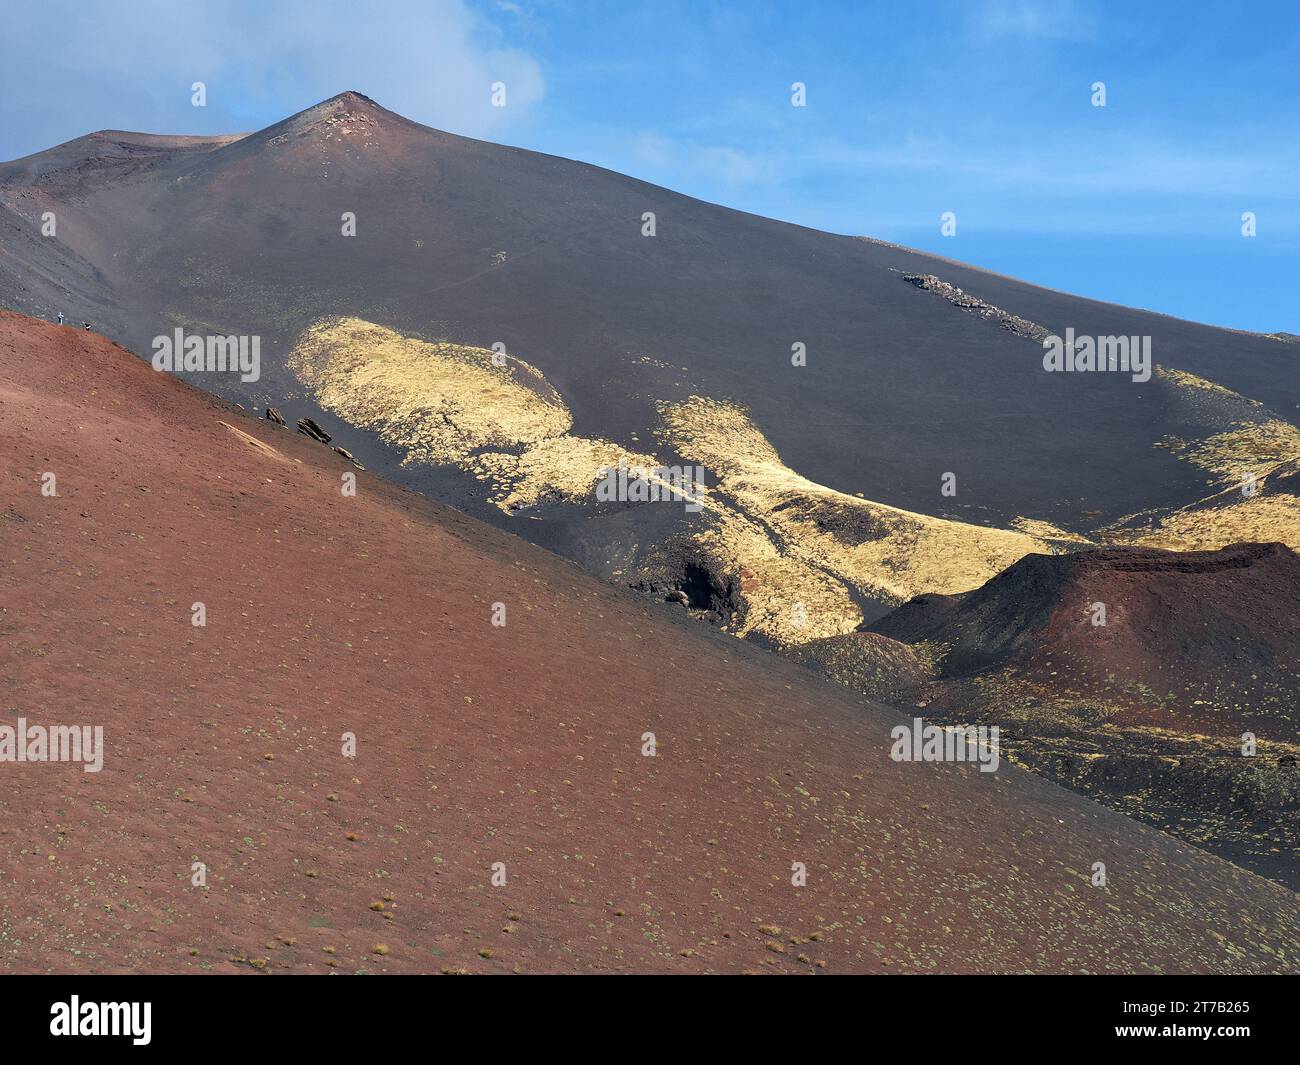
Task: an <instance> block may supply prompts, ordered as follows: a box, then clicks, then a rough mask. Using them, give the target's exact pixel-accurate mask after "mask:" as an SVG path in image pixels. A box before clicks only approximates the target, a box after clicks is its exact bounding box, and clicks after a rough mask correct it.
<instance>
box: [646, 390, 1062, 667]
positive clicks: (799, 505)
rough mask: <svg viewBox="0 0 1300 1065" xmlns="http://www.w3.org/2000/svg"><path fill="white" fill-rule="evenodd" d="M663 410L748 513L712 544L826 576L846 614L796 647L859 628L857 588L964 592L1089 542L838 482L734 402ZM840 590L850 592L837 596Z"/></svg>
mask: <svg viewBox="0 0 1300 1065" xmlns="http://www.w3.org/2000/svg"><path fill="white" fill-rule="evenodd" d="M660 414H661V417H662V420H663V426H664V428H663V433H662V435H663V437H664V438H665V440H666V441H667V442H669V443H670V444H671V445H672V446H673V448H675V449H676V450H677V451H678V452H679V453H681V454H683V455H685V456H687V457H688V458H689V459H690V460H691V461H693V462H699V463H701V464H703V465H704V466H706V467H707V468H708V469H710V470H711V471H712V472H713V473H714V475H715V477H716V480H717V492H718V494H719V495H720V496H722V497H724V498H725V499H727V500H728V501H729V502H732V503H733V504H734V505H735V508H736V510H737V511H739V513H740V514H741V515H742V516H743V517H744V518H745V519H746V521H745V522H744V523H743V524H742V523H736V522H732V523H726V522H722V523H719V524H718V525H716V526H714V528H713V529H711V530H710V533H709V534H708V538H707V539H704V540H703V542H704V543H705V545H706V546H708V547H711V548H712V549H713V550H716V551H720V552H722V553H723V554H724V556H726V557H729V558H730V559H732V560H733V561H735V562H738V563H740V564H742V565H746V566H749V567H751V568H754V569H757V568H758V566H759V564H761V562H762V557H761V556H762V555H763V554H765V553H769V552H771V553H775V554H777V555H779V556H781V557H783V558H786V559H788V560H791V561H797V562H799V563H800V564H801V569H802V570H803V571H804V572H812V573H815V574H816V575H817V578H816V579H815V580H814V581H813V582H812V583H813V588H814V591H816V592H819V593H821V594H819V595H818V598H819V599H821V600H825V599H828V598H829V599H830V600H838V601H839V603H840V608H839V610H840V613H839V615H838V616H837V617H835V618H827V619H817V620H816V622H815V623H814V624H812V625H810V626H805V627H804V629H802V630H801V631H799V633H798V634H797V636H796V637H795V639H794V640H793V641H791V642H797V643H802V642H806V641H807V640H809V639H814V638H817V637H821V636H830V635H837V634H839V633H843V632H848V631H851V630H852V628H853V627H854V625H856V623H857V620H858V619H860V614H859V612H858V610H857V608H856V607H850V606H846V605H844V604H845V603H846V602H847V603H851V597H849V596H848V594H847V587H848V586H856V587H857V588H860V589H862V590H863V591H865V592H867V593H868V594H870V595H872V596H874V597H876V598H878V599H881V600H883V601H885V602H896V603H901V602H904V601H906V600H907V599H910V598H912V597H913V596H915V595H919V594H921V593H923V592H937V593H942V594H952V593H955V592H964V591H969V590H970V589H972V588H976V587H978V586H979V585H981V584H983V583H984V582H985V581H986V580H988V579H989V578H990V577H992V576H994V575H995V574H997V573H999V572H1001V571H1002V570H1004V569H1005V568H1006V567H1007V566H1009V565H1011V564H1012V563H1013V562H1015V561H1017V560H1018V559H1020V558H1022V557H1024V556H1025V555H1027V554H1029V553H1031V552H1046V553H1052V552H1053V551H1055V550H1057V549H1058V546H1059V542H1060V541H1064V540H1067V539H1068V540H1072V541H1075V542H1078V541H1079V540H1080V538H1079V537H1077V536H1074V535H1072V534H1068V533H1062V532H1061V531H1060V530H1055V529H1054V527H1051V526H1043V528H1046V529H1051V530H1052V536H1051V537H1050V538H1049V537H1047V536H1039V535H1034V534H1032V533H1030V532H1025V531H1020V530H1011V529H990V528H986V527H984V526H979V525H969V524H966V523H965V522H959V521H951V520H948V519H944V518H935V517H931V516H929V515H926V514H918V513H914V512H912V511H907V510H902V509H899V508H897V507H891V506H888V505H886V504H884V503H875V502H872V501H871V500H867V499H862V498H860V497H857V496H852V495H848V494H846V493H843V492H838V491H835V490H834V489H831V488H827V487H825V486H824V485H820V484H817V483H815V482H813V481H810V480H808V479H807V478H805V477H802V476H800V475H799V474H797V473H795V472H794V471H793V470H791V469H790V468H789V467H788V466H786V465H785V464H784V463H783V462H782V461H781V458H780V456H779V455H778V454H777V452H776V449H775V448H774V447H773V446H772V445H771V443H770V442H769V441H768V440H767V438H766V437H764V436H763V434H762V432H761V431H760V430H759V429H758V427H757V426H756V425H754V423H753V422H752V421H751V420H750V418H749V415H748V413H747V412H746V411H745V410H744V409H743V408H741V407H740V406H738V405H736V404H734V403H728V402H721V401H718V400H714V399H708V398H706V397H703V396H692V397H690V398H689V399H687V400H685V401H682V402H679V403H662V404H660ZM1085 542H1086V541H1085ZM837 585H838V586H839V588H840V589H842V594H839V595H837V594H835V592H834V591H833V589H834V588H835V586H837ZM805 591H806V586H805V587H801V586H800V585H799V584H796V583H791V584H789V585H788V586H786V587H781V588H777V589H773V592H772V595H773V598H775V599H778V600H781V601H783V602H785V603H786V604H789V603H791V602H794V601H796V600H799V599H800V598H801V597H803V596H804V593H805ZM826 606H827V607H828V608H829V607H831V604H830V603H827V604H826ZM810 610H811V608H810Z"/></svg>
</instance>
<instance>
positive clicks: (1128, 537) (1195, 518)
mask: <svg viewBox="0 0 1300 1065" xmlns="http://www.w3.org/2000/svg"><path fill="white" fill-rule="evenodd" d="M1238 498H1240V496H1239V497H1238ZM1106 539H1107V540H1108V541H1109V542H1111V543H1119V544H1131V545H1133V546H1135V547H1162V548H1164V549H1165V550H1167V551H1217V550H1218V549H1219V548H1221V547H1227V546H1228V545H1229V544H1238V543H1246V542H1255V543H1273V542H1277V543H1283V544H1286V545H1287V547H1289V548H1291V549H1292V550H1293V551H1300V499H1297V498H1296V497H1295V496H1293V495H1288V494H1287V493H1285V492H1279V493H1277V494H1276V495H1261V496H1256V497H1255V498H1253V499H1245V498H1241V501H1240V502H1236V503H1230V504H1227V505H1222V506H1210V507H1198V508H1185V509H1183V510H1176V511H1174V512H1173V513H1172V514H1169V515H1166V516H1165V517H1164V518H1162V519H1161V520H1160V521H1159V523H1158V524H1157V525H1156V526H1155V527H1153V528H1150V529H1142V530H1118V531H1115V532H1113V533H1111V534H1110V535H1108V536H1107V538H1106Z"/></svg>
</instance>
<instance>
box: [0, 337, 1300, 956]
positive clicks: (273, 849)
mask: <svg viewBox="0 0 1300 1065" xmlns="http://www.w3.org/2000/svg"><path fill="white" fill-rule="evenodd" d="M286 413H290V412H286ZM345 443H346V441H345ZM0 463H2V465H0V489H2V494H0V559H2V560H3V564H4V570H3V581H0V693H2V695H3V700H2V701H3V706H0V724H4V723H8V724H11V725H12V724H14V723H16V719H17V718H18V717H19V716H22V717H25V718H27V719H28V721H29V722H31V723H39V724H46V725H49V724H82V723H84V724H92V725H94V724H101V725H103V727H104V732H105V744H106V748H107V753H106V756H105V761H104V766H103V770H102V771H101V772H99V773H85V772H83V771H82V768H81V767H80V766H77V765H75V764H66V763H64V764H44V763H24V764H15V763H11V762H7V763H0V970H3V971H46V970H56V971H76V972H91V971H110V972H118V971H142V972H155V971H178V972H202V971H216V972H248V973H251V972H257V971H261V972H272V973H274V972H326V971H328V970H329V969H330V968H331V967H336V968H337V969H338V970H339V971H342V972H354V971H357V970H367V971H372V972H373V971H379V972H414V971H432V972H438V971H442V970H448V971H460V970H468V971H470V972H509V971H514V970H518V971H525V972H533V971H541V970H549V971H601V970H604V971H610V970H648V971H679V972H704V971H737V970H759V971H774V972H819V971H826V972H844V971H851V970H856V971H866V972H898V971H917V970H923V971H924V970H956V971H990V970H1035V971H1043V970H1092V971H1129V970H1148V969H1159V970H1166V971H1176V970H1231V971H1258V970H1294V969H1295V968H1296V967H1297V965H1298V964H1300V919H1298V917H1297V908H1296V897H1295V895H1294V894H1292V893H1290V892H1287V891H1285V890H1284V889H1282V888H1281V887H1278V886H1277V885H1274V884H1272V883H1269V882H1267V881H1265V880H1262V879H1260V878H1258V877H1256V876H1253V875H1251V874H1248V873H1245V872H1243V871H1241V870H1239V869H1237V868H1235V867H1233V866H1231V865H1228V864H1226V863H1225V862H1223V861H1220V860H1218V859H1215V858H1212V857H1210V856H1208V855H1206V854H1203V853H1201V852H1199V851H1196V850H1194V849H1192V848H1189V847H1187V846H1184V845H1182V844H1180V843H1177V842H1176V841H1174V840H1172V839H1170V838H1168V837H1166V836H1164V835H1161V834H1159V833H1157V832H1154V831H1151V830H1149V829H1146V828H1143V827H1141V826H1139V825H1137V824H1135V823H1134V822H1131V821H1129V820H1126V819H1125V818H1123V817H1120V816H1118V815H1116V814H1114V813H1111V812H1109V811H1107V810H1105V809H1103V808H1101V807H1099V806H1095V805H1093V804H1091V803H1089V802H1088V801H1087V800H1085V799H1083V798H1080V797H1079V796H1076V795H1074V794H1071V793H1070V792H1067V791H1064V790H1061V789H1059V788H1057V787H1055V786H1053V785H1051V784H1048V783H1046V782H1045V781H1043V780H1041V779H1038V778H1036V777H1034V776H1031V775H1030V774H1028V773H1024V772H1021V771H1018V770H1016V769H1015V768H1014V767H1012V766H1010V765H1007V764H1005V763H1004V765H1003V766H1002V768H1001V770H1000V771H999V772H997V773H989V774H981V773H979V772H977V771H975V770H973V769H971V768H968V767H965V766H960V765H952V764H939V765H934V764H900V763H894V762H892V761H891V760H890V759H889V757H888V750H889V742H888V731H889V728H890V726H891V725H892V724H893V723H894V722H895V718H894V716H893V714H892V712H891V711H888V710H886V709H884V708H865V709H864V708H862V707H859V706H855V705H853V704H852V703H851V702H850V701H848V700H847V699H846V698H845V697H844V696H842V694H840V693H838V692H836V691H834V690H832V689H830V688H829V687H826V686H822V685H821V683H820V682H818V681H815V680H814V679H812V678H810V677H809V676H808V674H807V673H806V672H804V671H803V670H801V669H799V668H798V667H796V666H794V665H791V664H788V663H783V662H780V661H778V660H775V659H774V658H772V657H769V656H766V655H764V653H763V652H761V651H759V650H757V649H755V648H752V647H748V646H746V645H743V644H741V643H740V642H738V641H733V640H729V639H728V638H726V637H723V636H719V635H717V634H714V633H711V632H708V631H706V630H704V629H702V628H701V627H698V626H695V627H693V626H691V624H690V623H688V622H684V621H678V620H676V619H674V618H672V617H670V616H669V615H668V614H663V615H662V616H661V615H660V614H659V613H656V612H655V611H654V610H653V609H652V608H650V607H648V606H642V605H641V604H639V603H637V602H636V601H634V600H632V599H631V598H630V597H625V596H623V595H622V594H620V593H619V592H617V591H615V590H612V589H609V588H607V587H604V586H602V585H600V584H598V583H596V582H595V581H594V580H592V579H590V578H588V577H587V576H585V575H583V574H582V573H581V572H580V571H578V570H576V569H575V568H574V567H572V566H570V565H569V564H567V563H564V562H562V561H560V560H558V559H556V558H555V557H553V556H550V555H548V554H546V553H544V552H543V551H541V550H539V549H536V548H533V547H530V546H528V545H526V544H525V543H523V542H522V541H520V540H518V539H515V538H513V537H511V536H509V535H506V534H504V533H501V532H498V531H494V530H492V529H489V528H487V527H485V526H483V525H480V524H478V523H476V522H474V521H472V520H470V519H468V518H465V517H462V516H460V515H458V514H456V513H455V512H452V511H449V510H447V509H445V508H443V507H441V506H438V505H436V504H432V503H429V502H427V501H424V500H422V499H420V498H418V497H415V496H412V495H410V494H408V493H405V492H402V491H400V490H397V489H395V488H393V487H391V486H389V485H387V484H385V483H383V482H381V481H378V480H376V479H374V478H372V477H370V476H369V475H368V474H364V473H362V474H359V475H358V476H359V484H358V493H357V496H356V497H355V498H347V497H344V496H343V495H342V494H341V492H340V483H341V482H340V478H341V475H342V474H343V473H345V472H346V471H348V470H349V469H350V468H351V467H350V466H348V465H347V464H345V463H343V462H342V461H341V460H340V459H339V458H338V456H336V455H334V454H333V453H332V452H331V451H329V450H328V449H327V448H325V447H323V446H322V445H319V444H316V443H313V442H311V441H309V440H308V439H306V438H305V437H302V436H299V435H297V434H295V433H293V432H291V431H289V430H285V429H278V428H276V427H274V426H272V425H270V424H268V423H266V422H265V421H255V420H253V419H251V418H248V417H244V416H242V415H240V414H238V413H235V412H232V411H231V410H230V409H228V408H225V407H223V406H221V405H219V404H217V403H216V402H215V401H213V400H211V399H208V398H207V397H205V396H203V395H201V394H200V393H197V392H194V391H192V390H190V389H188V388H187V387H185V386H183V385H181V384H179V383H177V382H176V381H174V380H171V379H169V378H166V377H164V376H162V375H160V374H156V373H155V372H154V371H153V370H152V369H150V368H149V366H148V365H146V364H145V363H143V362H141V361H139V360H137V359H135V358H133V357H131V356H130V355H129V354H127V353H126V352H125V351H123V350H121V349H119V348H116V347H114V346H112V345H110V344H108V343H107V342H106V341H104V340H102V339H101V338H99V337H97V336H94V335H91V334H88V333H85V332H81V331H75V330H71V329H60V328H57V327H54V326H51V325H47V324H43V323H40V322H35V321H32V320H30V319H26V318H22V317H20V316H17V315H13V314H9V313H0ZM46 472H53V473H54V474H55V475H56V477H57V488H58V495H57V496H55V497H52V498H51V497H46V496H43V495H42V493H41V480H42V474H44V473H46ZM196 602H202V603H204V604H205V605H206V610H207V625H206V626H205V627H201V628H196V627H194V626H192V625H191V606H192V604H194V603H196ZM495 602H502V603H505V604H506V607H507V625H506V626H505V627H504V628H499V627H494V626H493V625H492V624H491V613H492V604H493V603H495ZM344 732H353V733H355V734H356V738H357V755H356V757H355V759H346V758H344V757H342V755H341V736H342V734H343V733H344ZM645 732H653V733H655V736H656V739H657V743H658V753H657V755H656V756H655V757H653V758H649V757H643V756H642V753H641V748H642V734H643V733H645ZM1097 861H1104V862H1105V863H1106V865H1107V869H1108V874H1109V886H1108V887H1106V888H1105V889H1096V888H1093V887H1090V886H1089V884H1088V881H1087V872H1088V871H1089V870H1090V869H1091V866H1092V863H1093V862H1097ZM195 862H203V863H205V865H206V868H207V886H206V888H203V887H195V886H192V884H191V876H192V873H191V870H192V867H193V863H195ZM498 862H500V863H504V866H505V870H506V877H507V880H506V883H505V884H504V886H499V887H494V886H493V885H492V883H491V875H492V866H493V864H494V863H498ZM792 862H804V863H806V865H807V873H808V883H807V886H806V887H794V886H792V884H791V863H792ZM381 945H382V947H383V948H385V950H386V953H385V952H378V953H377V952H376V948H379V947H380V946H381Z"/></svg>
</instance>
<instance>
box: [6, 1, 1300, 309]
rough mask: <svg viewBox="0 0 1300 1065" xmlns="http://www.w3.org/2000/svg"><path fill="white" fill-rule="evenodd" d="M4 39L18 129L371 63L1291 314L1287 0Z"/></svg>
mask: <svg viewBox="0 0 1300 1065" xmlns="http://www.w3.org/2000/svg"><path fill="white" fill-rule="evenodd" d="M0 42H2V43H0V158H13V157H16V156H19V155H23V154H26V153H28V152H31V151H37V150H39V149H41V148H43V147H47V146H49V145H51V144H54V143H57V142H59V141H63V140H67V139H69V138H71V137H74V136H78V135H80V134H81V133H85V132H89V131H91V130H94V129H100V128H105V127H117V128H126V129H143V130H149V131H154V132H173V133H209V132H230V131H233V130H245V129H256V128H260V127H261V126H265V125H268V124H270V123H271V122H274V121H276V120H278V119H280V118H283V117H285V116H286V115H288V114H290V113H292V112H294V111H297V110H300V109H302V108H303V107H306V106H308V105H310V104H312V103H314V102H316V101H318V100H320V99H323V98H324V97H327V96H330V95H332V94H333V93H335V92H339V91H342V90H343V89H357V90H360V91H362V92H365V93H367V94H368V95H370V96H373V97H374V98H375V99H376V100H378V101H379V102H380V103H382V104H384V105H385V106H387V107H390V108H392V109H393V110H395V111H399V112H401V113H403V114H406V115H408V116H410V117H412V118H415V119H417V120H418V121H421V122H427V123H429V124H430V125H435V126H438V127H440V128H443V129H448V130H451V131H453V132H458V133H464V134H468V135H471V136H479V137H485V138H488V139H492V140H499V141H503V142H505V143H510V144H517V145H521V146H523V147H527V148H533V149H537V150H539V151H546V152H552V153H555V154H558V155H565V156H569V157H572V158H577V159H583V160H585V161H588V162H592V163H597V164H599V165H601V166H606V167H609V168H611V169H613V170H618V171H621V172H623V173H628V174H632V175H635V176H637V177H641V178H644V179H646V180H649V181H653V182H655V183H657V184H662V185H666V186H668V187H670V188H673V189H677V190H679V191H681V192H685V193H689V194H690V195H693V196H699V197H701V198H703V199H706V200H711V201H714V202H717V203H723V204H726V205H728V206H731V207H736V208H739V209H742V210H746V211H753V212H756V213H758V214H764V215H769V216H772V217H776V218H782V219H786V220H789V221H792V222H798V223H801V224H804V225H809V226H814V227H816V228H819V229H827V230H831V231H834V232H840V233H854V234H865V235H871V236H877V237H881V238H884V239H887V240H894V241H898V242H900V243H903V244H908V245H911V246H913V247H918V248H922V249H925V250H929V251H934V252H937V253H940V254H943V255H947V256H949V257H952V258H956V259H961V260H964V261H966V262H971V263H974V264H977V265H979V266H984V267H988V268H990V269H994V270H998V271H1000V272H1003V273H1007V274H1011V275H1014V276H1017V277H1023V278H1025V279H1027V280H1030V281H1034V282H1037V283H1040V284H1044V285H1048V286H1050V287H1053V288H1060V289H1064V290H1066V291H1070V292H1075V293H1078V294H1080V295H1085V296H1092V297H1096V298H1099V299H1106V300H1114V301H1116V302H1120V303H1125V304H1130V305H1134V306H1140V307H1147V308H1150V309H1153V310H1159V311H1165V312H1167V313H1170V314H1175V315H1178V316H1180V317H1185V318H1191V319H1195V320H1199V321H1207V322H1213V323H1216V324H1220V325H1226V326H1233V327H1238V328H1245V329H1256V330H1261V331H1272V330H1277V329H1284V330H1289V331H1292V332H1300V299H1298V298H1297V295H1296V293H1297V292H1298V291H1300V168H1298V167H1297V164H1298V163H1300V6H1297V4H1296V3H1295V0H1282V2H1261V3H1253V4H1233V3H1226V2H1223V3H1213V4H1208V3H1207V4H1198V3H1190V2H1180V3H1173V2H1154V0H1151V2H1142V3H1134V2H1133V0H1127V2H1125V3H1082V2H1068V0H986V2H982V0H968V2H963V3H945V2H931V3H927V4H923V5H900V4H898V3H896V2H891V3H868V2H858V3H851V2H849V0H843V2H840V3H815V2H813V3H810V2H803V3H762V2H760V0H751V2H743V3H742V2H735V3H707V2H704V0H693V2H682V3H653V2H646V3H630V2H620V3H613V2H611V3H600V4H597V3H586V2H576V0H575V2H565V0H554V2H548V0H541V2H529V0H473V2H471V0H401V2H398V0H394V2H390V3H383V2H379V0H376V2H373V3H369V4H363V3H359V2H350V3H344V2H342V0H316V2H310V3H309V2H303V3H275V2H270V0H257V2H247V0H231V2H228V3H221V2H215V0H209V2H207V3H186V2H184V0H133V2H119V3H112V2H106V0H82V2H77V3H72V2H65V0H5V3H4V5H3V7H2V8H0ZM194 81H205V82H206V84H207V86H208V106H207V107H205V108H194V107H192V106H191V105H190V85H191V84H192V82H194ZM494 81H504V82H505V83H506V86H507V94H508V95H507V100H508V105H507V106H506V107H504V108H493V107H491V106H490V98H489V96H490V94H489V86H490V84H491V83H492V82H494ZM796 81H799V82H803V83H805V84H806V86H807V106H806V107H803V108H795V107H792V106H791V103H790V96H791V84H792V83H793V82H796ZM1097 81H1101V82H1104V83H1105V86H1106V104H1107V105H1106V106H1105V107H1104V108H1100V107H1094V106H1092V101H1091V97H1092V88H1091V86H1092V84H1093V83H1094V82H1097ZM945 211H951V212H954V213H955V214H956V216H957V233H956V236H953V237H942V236H941V235H940V216H941V215H942V214H943V212H945ZM1245 211H1253V212H1255V214H1256V216H1257V220H1258V221H1257V227H1258V235H1257V236H1255V237H1253V238H1246V237H1243V236H1242V235H1241V215H1242V213H1243V212H1245Z"/></svg>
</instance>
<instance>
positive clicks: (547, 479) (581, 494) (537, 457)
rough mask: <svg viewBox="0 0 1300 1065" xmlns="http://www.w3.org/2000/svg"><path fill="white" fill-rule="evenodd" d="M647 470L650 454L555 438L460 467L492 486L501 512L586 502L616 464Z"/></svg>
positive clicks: (578, 439)
mask: <svg viewBox="0 0 1300 1065" xmlns="http://www.w3.org/2000/svg"><path fill="white" fill-rule="evenodd" d="M620 461H622V462H625V463H626V464H627V465H628V467H629V468H630V469H645V470H647V471H649V470H653V469H655V468H656V467H658V465H659V463H658V462H657V461H656V460H655V459H654V458H653V457H651V456H649V455H640V454H637V453H635V452H631V451H628V450H626V449H625V448H622V447H620V446H619V445H618V444H612V443H610V442H609V441H608V440H593V439H589V438H587V437H582V436H569V435H567V434H566V435H564V436H554V437H550V438H549V439H546V440H542V441H539V442H538V443H536V444H532V445H530V446H528V447H526V448H525V449H524V450H523V452H522V453H521V454H518V455H514V454H510V453H508V452H500V451H488V452H484V453H482V454H479V455H475V456H473V457H472V458H469V459H467V460H465V462H464V463H463V465H464V466H465V468H467V469H468V470H470V471H471V472H472V473H474V475H475V476H476V477H478V478H479V479H480V480H484V481H487V482H488V483H489V484H490V485H491V487H492V501H493V502H494V503H495V504H496V505H497V506H499V507H500V508H501V509H502V510H505V511H511V510H518V509H520V508H522V507H531V506H535V505H537V504H538V503H540V502H542V501H543V500H563V501H567V502H576V501H580V500H582V499H590V498H591V497H592V493H593V491H594V489H595V486H596V483H597V481H598V480H599V479H600V477H601V474H602V472H603V471H604V470H606V469H616V468H617V467H618V464H619V462H620Z"/></svg>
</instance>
